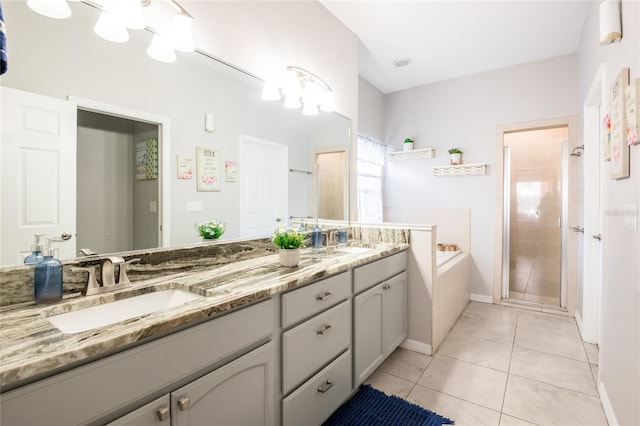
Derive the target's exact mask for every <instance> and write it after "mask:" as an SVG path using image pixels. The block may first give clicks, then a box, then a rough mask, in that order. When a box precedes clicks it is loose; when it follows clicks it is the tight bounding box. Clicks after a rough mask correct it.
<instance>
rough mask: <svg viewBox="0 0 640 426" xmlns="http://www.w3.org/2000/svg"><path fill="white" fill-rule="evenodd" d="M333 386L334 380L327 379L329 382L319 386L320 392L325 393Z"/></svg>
mask: <svg viewBox="0 0 640 426" xmlns="http://www.w3.org/2000/svg"><path fill="white" fill-rule="evenodd" d="M332 387H333V382H332V381H331V380H327V383H325V384H323V385H320V386H318V392H320V393H325V392H326V391H328V390H329V389H331V388H332Z"/></svg>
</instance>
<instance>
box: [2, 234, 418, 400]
mask: <svg viewBox="0 0 640 426" xmlns="http://www.w3.org/2000/svg"><path fill="white" fill-rule="evenodd" d="M408 247H409V244H406V243H378V244H376V245H375V248H373V249H372V250H371V251H368V252H365V253H360V254H342V253H340V254H338V253H332V254H328V255H321V256H314V255H313V252H312V251H311V250H310V249H305V250H303V251H302V256H301V262H300V265H299V266H298V267H295V268H285V267H282V266H280V264H279V261H278V255H268V256H262V257H257V258H253V259H248V260H242V261H237V262H232V263H228V264H224V265H216V266H214V267H211V268H208V269H205V270H202V271H198V272H178V273H169V274H165V275H163V276H162V277H155V278H150V279H146V280H141V281H137V282H134V283H133V287H132V288H130V289H126V290H120V291H117V292H112V293H105V294H102V295H95V296H86V297H73V298H69V299H65V300H63V301H61V302H58V303H56V304H54V305H36V304H34V303H33V302H30V303H21V304H16V305H10V306H3V307H0V336H1V341H0V387H1V388H2V390H3V391H4V390H8V389H11V388H14V387H16V386H19V385H22V384H26V383H28V382H30V381H33V380H36V379H40V378H43V377H46V376H47V375H50V374H55V373H58V372H61V371H64V370H65V369H68V368H73V367H76V366H78V365H80V364H82V363H83V362H89V361H92V360H95V359H98V358H100V357H102V356H106V355H109V354H112V353H114V352H117V351H119V350H124V349H127V348H129V347H131V346H132V345H134V344H136V342H140V341H145V340H147V339H149V338H153V337H154V336H162V335H164V334H166V333H168V332H171V330H174V329H179V328H181V327H183V326H186V325H189V324H191V323H198V322H201V321H203V320H206V319H207V318H208V317H213V316H216V315H219V314H221V313H224V312H226V311H229V310H231V309H234V308H237V307H241V306H244V305H248V304H250V303H253V302H255V301H258V300H261V299H266V298H268V297H270V296H272V295H274V294H277V293H280V292H282V291H285V290H289V289H293V288H295V287H298V286H302V285H305V284H309V283H311V282H313V281H316V280H318V279H321V278H324V277H327V276H330V275H334V274H337V273H340V272H343V271H346V270H348V269H349V268H352V267H354V266H357V265H361V264H364V263H368V262H371V261H373V260H376V259H378V258H380V257H384V256H388V255H391V254H394V253H397V252H400V251H403V250H406V249H407V248H408ZM171 288H177V289H184V290H189V291H191V292H193V293H196V294H200V295H203V296H206V297H203V298H202V299H199V300H195V301H191V302H187V303H185V304H183V305H180V306H177V307H175V308H171V309H167V310H163V311H158V312H154V313H152V314H148V315H143V316H138V317H135V318H132V319H129V320H126V321H121V322H117V323H115V324H112V325H109V326H105V327H101V328H95V329H92V330H88V331H84V332H80V333H75V334H64V333H62V332H61V331H59V330H58V329H57V328H56V327H55V326H53V325H52V324H51V323H50V322H49V321H48V320H47V319H46V318H47V317H48V316H51V315H55V314H59V313H63V312H68V311H73V310H77V309H80V308H83V307H88V306H93V305H98V304H101V303H106V302H110V301H114V300H118V299H123V298H127V297H131V296H133V295H136V294H143V293H148V292H153V291H159V290H165V289H171Z"/></svg>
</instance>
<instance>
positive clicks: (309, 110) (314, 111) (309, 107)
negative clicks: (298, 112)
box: [302, 102, 318, 115]
mask: <svg viewBox="0 0 640 426" xmlns="http://www.w3.org/2000/svg"><path fill="white" fill-rule="evenodd" d="M302 114H304V115H318V105H316V104H315V103H313V102H306V103H305V104H304V108H302Z"/></svg>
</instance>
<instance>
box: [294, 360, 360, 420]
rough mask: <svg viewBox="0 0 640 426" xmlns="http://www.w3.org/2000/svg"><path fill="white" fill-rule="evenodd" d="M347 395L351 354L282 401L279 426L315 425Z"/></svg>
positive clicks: (334, 362) (329, 366)
mask: <svg viewBox="0 0 640 426" xmlns="http://www.w3.org/2000/svg"><path fill="white" fill-rule="evenodd" d="M350 393H351V350H348V351H346V352H345V353H343V354H342V355H340V357H338V358H337V359H336V360H335V361H333V362H332V363H331V364H329V365H328V366H327V367H326V368H324V369H323V370H322V371H320V372H319V373H318V374H316V375H315V376H313V377H312V378H311V379H309V380H308V381H307V382H306V383H305V384H304V385H302V386H300V387H299V388H298V389H296V391H295V392H293V393H292V394H291V395H289V396H288V397H286V398H285V399H283V400H282V424H283V425H285V426H287V425H294V426H297V425H319V424H321V423H322V422H323V421H325V420H326V419H327V418H328V417H329V416H330V415H331V414H332V413H333V412H334V411H335V410H337V409H338V407H340V405H341V404H342V403H343V402H344V401H345V400H346V399H347V398H348V397H349V394H350Z"/></svg>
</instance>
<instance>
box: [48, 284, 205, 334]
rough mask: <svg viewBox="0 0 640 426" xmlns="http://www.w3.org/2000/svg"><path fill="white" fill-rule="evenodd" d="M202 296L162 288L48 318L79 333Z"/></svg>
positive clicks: (72, 331)
mask: <svg viewBox="0 0 640 426" xmlns="http://www.w3.org/2000/svg"><path fill="white" fill-rule="evenodd" d="M201 298H202V296H198V295H197V294H193V293H189V292H188V291H184V290H162V291H158V292H155V293H147V294H142V295H140V296H133V297H130V298H128V299H123V300H118V301H116V302H110V303H105V304H103V305H96V306H91V307H90V308H84V309H78V310H77V311H72V312H66V313H64V314H59V315H52V316H50V317H49V318H47V319H48V320H49V322H50V323H51V324H53V325H55V326H56V327H57V328H58V329H59V330H60V331H62V332H63V333H80V332H81V331H87V330H91V329H93V328H98V327H104V326H106V325H109V324H114V323H116V322H119V321H124V320H127V319H130V318H134V317H137V316H140V315H146V314H150V313H152V312H157V311H161V310H163V309H169V308H173V307H175V306H179V305H182V304H183V303H187V302H190V301H192V300H197V299H201Z"/></svg>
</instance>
